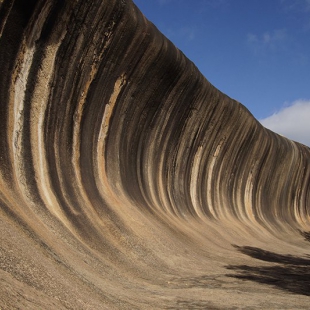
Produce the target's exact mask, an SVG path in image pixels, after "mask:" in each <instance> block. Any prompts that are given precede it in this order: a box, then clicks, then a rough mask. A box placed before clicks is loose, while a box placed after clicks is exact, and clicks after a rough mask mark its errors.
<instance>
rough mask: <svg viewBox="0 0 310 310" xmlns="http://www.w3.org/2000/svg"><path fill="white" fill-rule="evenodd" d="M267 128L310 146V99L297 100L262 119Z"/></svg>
mask: <svg viewBox="0 0 310 310" xmlns="http://www.w3.org/2000/svg"><path fill="white" fill-rule="evenodd" d="M260 122H261V124H262V125H263V126H265V127H266V128H268V129H270V130H272V131H274V132H276V133H279V134H281V135H283V136H285V137H287V138H289V139H291V140H294V141H297V142H301V143H303V144H305V145H307V146H309V147H310V100H297V101H294V102H293V103H292V104H291V105H290V106H286V107H284V108H283V109H282V110H280V111H279V112H277V113H274V114H273V115H271V116H269V117H267V118H265V119H262V120H260Z"/></svg>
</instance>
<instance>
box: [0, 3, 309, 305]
mask: <svg viewBox="0 0 310 310" xmlns="http://www.w3.org/2000/svg"><path fill="white" fill-rule="evenodd" d="M0 35H1V38H0V70H1V72H0V206H1V208H0V221H1V224H0V230H1V232H0V236H1V251H0V266H1V269H0V283H1V284H0V308H1V309H65V308H68V309H309V301H310V299H309V296H310V282H309V279H310V270H309V268H310V267H309V265H310V258H309V254H310V244H309V241H310V234H309V233H308V231H309V230H310V223H309V210H310V209H309V208H310V185H309V180H310V150H309V148H307V147H306V146H304V145H301V144H298V143H295V142H292V141H290V140H288V139H285V138H283V137H281V136H278V135H276V134H275V133H273V132H270V131H268V130H266V129H265V128H263V127H262V126H261V125H260V124H259V122H258V121H257V120H255V119H254V117H253V116H252V115H251V114H250V113H249V111H248V110H247V109H246V108H245V107H244V106H242V105H241V104H240V103H238V102H236V101H235V100H233V99H231V98H229V97H227V96H226V95H224V94H222V93H221V92H220V91H218V90H217V89H216V88H214V87H213V86H212V85H211V84H210V83H209V82H208V81H207V80H206V79H205V78H204V77H203V76H202V75H201V74H200V73H199V71H198V70H197V68H196V67H195V65H194V64H193V63H191V62H190V61H189V60H188V59H187V58H186V57H185V56H184V55H183V54H182V52H180V51H179V50H177V49H176V48H175V47H174V45H173V44H172V43H171V42H169V41H168V40H167V39H166V38H165V37H164V36H163V35H162V34H161V33H160V32H159V31H158V30H157V29H156V28H155V27H154V26H153V25H152V24H151V23H150V22H148V21H147V20H146V19H145V18H144V16H143V15H142V14H141V13H140V12H139V10H138V9H137V8H136V7H135V6H134V4H133V3H132V2H131V1H130V0H104V1H103V0H100V1H99V0H92V1H89V0H70V1H58V0H44V1H43V0H31V1H22V0H15V1H14V0H4V1H1V2H0ZM206 57H207V55H206ZM271 87H272V86H271Z"/></svg>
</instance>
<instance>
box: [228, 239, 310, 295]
mask: <svg viewBox="0 0 310 310" xmlns="http://www.w3.org/2000/svg"><path fill="white" fill-rule="evenodd" d="M302 235H303V236H304V238H305V239H306V240H308V241H310V233H305V235H304V234H302ZM234 247H235V248H236V249H237V250H238V251H239V252H241V253H243V254H245V255H248V256H250V257H253V258H255V259H258V260H261V261H265V262H269V263H271V265H270V266H266V265H265V266H248V265H237V266H233V265H229V266H226V268H227V269H229V270H233V271H234V272H235V274H228V275H227V276H229V277H233V278H237V279H242V280H249V281H255V282H258V283H261V284H267V285H271V286H273V287H275V288H278V289H281V290H284V291H288V292H291V293H294V294H301V295H306V296H310V257H309V258H303V257H297V256H293V255H281V254H277V253H273V252H269V251H265V250H262V249H260V248H255V247H250V246H244V247H239V246H234Z"/></svg>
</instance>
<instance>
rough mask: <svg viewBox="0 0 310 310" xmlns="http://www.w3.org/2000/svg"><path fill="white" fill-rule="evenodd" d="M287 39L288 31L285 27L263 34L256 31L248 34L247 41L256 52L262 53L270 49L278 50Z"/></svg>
mask: <svg viewBox="0 0 310 310" xmlns="http://www.w3.org/2000/svg"><path fill="white" fill-rule="evenodd" d="M286 39H287V33H286V30H285V29H275V30H273V31H266V32H264V33H263V34H261V35H257V34H254V33H249V34H248V35H247V42H248V44H249V45H250V47H251V48H252V49H253V51H254V52H255V54H261V53H264V52H266V51H269V50H271V51H276V50H277V49H279V47H283V43H284V42H285V41H286Z"/></svg>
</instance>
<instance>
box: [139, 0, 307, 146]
mask: <svg viewBox="0 0 310 310" xmlns="http://www.w3.org/2000/svg"><path fill="white" fill-rule="evenodd" d="M134 3H135V4H136V5H137V6H138V7H139V8H140V10H141V11H142V13H143V14H144V15H145V16H146V17H147V18H148V19H149V20H150V21H151V22H153V23H154V24H155V25H156V27H157V28H158V29H159V30H160V31H161V32H162V33H163V34H164V35H165V36H166V37H168V39H170V40H171V41H172V42H173V43H174V44H175V45H176V46H177V47H178V48H179V49H180V50H182V51H183V53H184V54H185V55H186V56H187V57H188V58H189V59H190V60H192V61H193V62H194V63H195V64H196V66H197V67H198V68H199V70H200V71H201V73H202V74H203V75H204V76H205V77H206V78H207V79H208V80H209V81H210V82H211V83H212V84H213V85H214V86H216V87H217V88H218V89H219V90H221V91H222V92H224V93H225V94H227V95H228V96H230V97H232V98H234V99H236V100H238V101H240V102H241V103H242V104H244V105H245V106H246V107H247V108H248V109H249V110H250V111H251V113H252V114H253V115H254V116H255V117H256V118H257V119H259V120H261V122H262V123H263V124H264V125H265V126H266V127H268V128H270V129H272V130H274V131H276V132H279V133H281V134H283V135H285V136H287V137H288V138H291V139H293V140H296V141H300V142H302V143H304V144H306V145H308V146H310V0H134ZM308 136H309V137H308Z"/></svg>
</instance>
